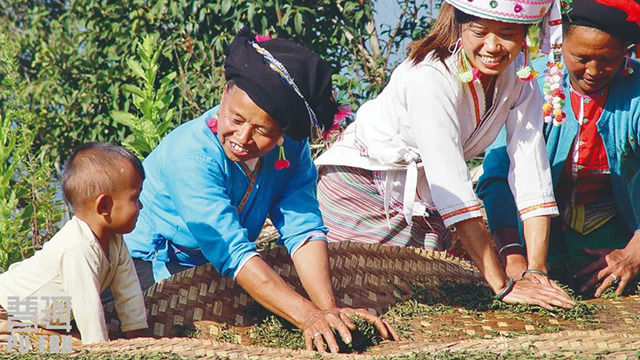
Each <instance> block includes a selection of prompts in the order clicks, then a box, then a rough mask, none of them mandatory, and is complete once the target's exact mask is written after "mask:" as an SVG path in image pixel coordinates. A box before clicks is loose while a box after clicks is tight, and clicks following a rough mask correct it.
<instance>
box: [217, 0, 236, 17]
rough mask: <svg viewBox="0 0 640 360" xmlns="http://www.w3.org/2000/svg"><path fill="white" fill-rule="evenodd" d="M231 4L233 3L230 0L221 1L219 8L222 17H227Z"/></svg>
mask: <svg viewBox="0 0 640 360" xmlns="http://www.w3.org/2000/svg"><path fill="white" fill-rule="evenodd" d="M232 4H233V2H232V1H231V0H222V7H221V8H220V11H221V12H222V15H227V13H228V12H229V9H231V5H232Z"/></svg>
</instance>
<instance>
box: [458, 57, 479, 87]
mask: <svg viewBox="0 0 640 360" xmlns="http://www.w3.org/2000/svg"><path fill="white" fill-rule="evenodd" d="M460 58H461V60H462V67H461V69H460V70H461V71H458V79H460V81H462V82H463V83H470V82H473V81H476V80H479V79H480V70H478V69H476V68H474V67H472V66H471V64H469V60H468V59H467V54H465V53H464V49H463V50H460Z"/></svg>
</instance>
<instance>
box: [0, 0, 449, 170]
mask: <svg viewBox="0 0 640 360" xmlns="http://www.w3.org/2000/svg"><path fill="white" fill-rule="evenodd" d="M396 3H397V8H398V9H399V13H398V17H397V21H394V22H393V23H391V24H380V23H376V19H375V17H374V13H375V12H376V9H377V7H378V4H377V3H376V2H374V1H373V0H301V1H285V0H238V1H232V0H216V1H208V2H207V1H188V0H175V1H156V2H140V1H135V0H123V1H115V2H106V3H105V2H104V1H98V0H74V1H70V2H59V1H43V0H15V1H9V2H5V3H3V6H2V7H0V28H2V29H4V30H5V31H4V32H5V33H6V34H10V35H11V36H14V37H15V40H16V41H17V43H18V45H19V46H18V58H19V68H20V70H19V74H21V75H22V77H23V78H24V79H26V80H28V83H29V84H30V86H29V87H28V88H27V89H26V91H27V94H26V95H27V98H26V99H25V104H27V105H28V107H29V108H30V109H31V110H32V111H33V112H34V113H36V114H38V116H39V117H40V121H41V122H42V123H43V124H45V125H46V126H44V127H43V128H41V129H40V130H38V131H37V133H36V135H35V138H34V141H35V145H36V146H37V147H41V148H45V147H46V151H47V152H48V153H49V154H50V155H51V159H52V160H53V161H54V162H55V164H56V166H57V167H59V165H60V164H62V163H63V162H64V160H65V159H66V157H67V156H68V155H69V153H70V152H71V151H73V149H75V148H77V147H78V146H79V145H81V144H83V143H86V142H87V141H107V142H120V141H121V140H122V139H123V138H126V137H128V136H129V135H130V134H131V133H132V130H130V128H129V127H128V126H127V125H124V124H123V123H121V122H118V121H115V120H114V119H113V117H112V114H111V113H112V111H113V110H114V109H117V110H121V111H127V112H130V113H132V114H135V112H134V111H133V110H132V109H131V110H130V102H131V101H132V98H131V95H130V94H128V93H127V92H126V90H125V89H124V87H123V85H125V84H134V83H136V81H138V80H137V79H139V77H138V76H137V75H136V74H135V73H134V72H132V71H129V69H130V67H129V59H135V58H138V55H137V51H138V48H137V46H136V45H135V43H134V41H132V39H144V38H145V37H146V36H148V35H150V36H153V38H154V39H155V40H156V41H157V43H158V44H162V50H161V55H160V56H159V58H158V62H157V65H158V67H157V77H158V78H164V77H165V76H167V75H168V74H170V73H176V78H175V79H174V82H175V83H174V84H175V87H170V89H169V92H170V93H171V94H172V95H173V96H174V98H173V100H172V101H171V104H170V106H168V109H174V111H175V114H174V117H173V119H172V124H171V127H172V128H174V127H176V126H178V125H179V124H181V123H183V122H185V121H188V120H190V119H193V118H195V117H197V116H199V115H201V114H202V113H203V112H204V111H206V110H208V109H210V108H211V107H213V106H214V105H216V104H218V103H219V101H220V98H221V94H222V89H223V85H224V74H223V62H224V58H225V57H224V52H223V50H224V49H225V48H226V47H227V46H228V45H229V43H230V41H231V40H232V39H233V37H234V36H235V34H236V33H237V31H238V30H240V29H241V28H242V27H244V26H246V27H248V28H249V29H251V30H252V31H254V32H255V33H257V34H269V35H271V36H277V37H282V38H287V39H291V40H293V41H295V42H296V43H299V44H301V45H303V46H305V47H308V48H310V49H312V50H313V51H314V52H316V53H318V54H319V55H320V56H322V57H323V58H324V59H326V60H327V61H328V63H329V65H330V67H331V70H332V73H333V74H335V76H334V83H335V84H336V86H337V88H338V89H339V90H340V92H342V93H344V94H347V95H348V98H346V99H345V100H346V103H348V104H350V105H351V106H352V109H354V110H355V109H356V108H357V106H358V105H359V104H360V103H361V102H362V101H364V100H366V99H369V98H371V97H372V96H374V95H376V94H377V93H378V92H379V91H380V90H381V89H382V87H383V86H384V85H385V84H386V82H387V80H388V77H389V74H390V70H391V69H392V68H393V67H394V66H395V65H397V61H398V60H402V56H398V57H397V58H396V60H394V57H393V56H392V55H393V54H394V53H396V52H400V51H401V50H402V48H403V47H404V46H405V45H406V44H407V42H408V41H409V40H411V39H418V38H420V37H422V36H424V35H426V34H427V33H428V31H429V29H430V28H431V24H432V22H433V18H434V16H435V14H436V10H437V7H438V6H439V4H440V3H441V0H433V1H416V0H396ZM141 65H142V64H141ZM136 116H139V117H142V116H141V115H136ZM132 141H133V140H132Z"/></svg>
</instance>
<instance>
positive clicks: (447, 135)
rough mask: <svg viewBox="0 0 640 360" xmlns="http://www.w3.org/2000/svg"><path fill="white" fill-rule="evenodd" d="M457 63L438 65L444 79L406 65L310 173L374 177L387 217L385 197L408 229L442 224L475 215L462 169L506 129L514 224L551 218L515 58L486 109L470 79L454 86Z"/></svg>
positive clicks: (532, 87) (528, 90) (540, 152)
mask: <svg viewBox="0 0 640 360" xmlns="http://www.w3.org/2000/svg"><path fill="white" fill-rule="evenodd" d="M458 61H459V55H458V53H457V54H454V55H453V56H451V57H450V58H449V59H448V60H447V66H448V68H449V69H450V70H451V71H449V70H448V69H447V68H446V67H445V66H444V64H442V63H441V62H440V61H438V60H433V59H431V58H430V57H427V59H425V60H424V61H422V62H421V63H420V64H418V65H417V66H414V65H413V64H412V62H411V60H405V61H404V62H403V63H402V64H401V65H399V66H398V67H397V68H396V69H395V70H394V72H393V74H392V75H391V79H390V81H389V84H388V85H387V86H386V87H385V88H384V90H383V91H382V92H381V93H380V95H378V96H377V97H376V98H375V99H373V100H371V101H368V102H366V103H365V104H364V105H362V106H361V107H360V109H359V110H358V112H357V114H356V121H355V122H354V123H352V124H351V125H350V126H349V127H348V128H347V129H346V130H345V133H344V135H343V138H342V139H341V140H340V141H338V142H337V143H336V144H334V146H332V148H331V149H329V150H328V151H326V152H325V153H324V154H322V155H321V156H320V157H319V158H318V159H317V160H316V165H317V166H322V165H343V166H352V167H359V168H364V169H369V170H378V171H382V172H383V173H384V175H385V192H384V199H385V200H384V201H385V204H384V205H385V209H386V210H387V216H388V204H389V201H390V198H392V197H393V198H396V199H398V200H399V201H400V202H401V203H402V204H403V206H404V214H405V217H406V219H407V222H408V223H411V216H412V215H425V210H427V209H430V208H432V207H435V209H437V210H438V212H439V213H440V214H441V215H442V217H443V219H444V223H445V224H446V225H447V226H450V225H453V224H455V223H457V222H460V221H462V220H466V219H469V218H473V217H480V216H482V213H481V211H480V204H479V200H478V198H477V196H476V194H475V192H474V190H473V184H472V181H471V176H470V174H469V171H468V168H467V165H466V163H465V161H467V160H470V159H471V158H473V157H474V156H476V155H478V154H480V153H481V152H482V151H484V149H485V148H486V147H487V146H489V145H490V144H491V143H492V142H493V141H494V140H495V138H496V136H497V135H498V132H499V131H500V129H501V128H502V127H503V125H505V123H506V130H507V152H508V154H509V157H510V160H511V168H510V171H509V184H510V186H511V190H512V192H513V194H514V197H515V200H516V204H517V206H518V209H519V210H520V214H521V217H522V219H523V220H524V219H527V218H530V217H533V216H540V215H557V214H558V209H557V206H556V204H555V200H554V196H553V187H552V182H551V173H550V169H549V162H548V159H547V156H546V150H545V147H544V139H543V136H542V125H543V117H542V101H541V97H540V93H539V90H538V85H537V83H536V82H535V81H531V82H524V81H522V80H520V79H518V78H517V76H516V73H515V72H516V66H520V64H522V62H523V57H522V56H519V57H518V59H516V60H515V61H514V62H513V63H512V64H510V65H509V67H508V68H507V69H505V71H503V73H502V74H501V75H499V76H498V78H497V79H496V84H495V92H494V95H493V104H491V105H490V106H488V107H485V106H484V104H485V94H484V91H483V88H482V85H481V84H480V82H479V81H475V82H473V83H469V84H465V83H462V82H461V81H460V80H458V78H457V76H456V74H457V72H458ZM416 195H418V196H419V199H420V200H419V201H416Z"/></svg>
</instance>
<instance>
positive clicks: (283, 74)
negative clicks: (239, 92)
mask: <svg viewBox="0 0 640 360" xmlns="http://www.w3.org/2000/svg"><path fill="white" fill-rule="evenodd" d="M249 44H251V46H253V48H254V49H256V51H257V52H258V53H259V54H260V55H262V57H263V58H264V61H265V62H266V63H267V64H269V67H270V68H271V69H272V70H273V71H275V72H277V73H278V75H280V79H282V81H284V83H285V84H287V85H289V86H291V88H292V89H293V91H295V92H296V94H298V96H299V97H300V99H302V101H303V102H304V106H305V107H306V108H307V112H308V113H309V119H310V120H311V139H312V140H317V139H319V138H320V137H321V136H322V132H323V131H324V127H323V126H321V125H320V124H319V123H318V119H317V118H316V114H315V113H314V112H313V109H311V106H309V103H308V102H307V100H306V99H305V98H304V95H302V92H301V91H300V89H299V88H298V85H296V83H295V81H293V78H292V77H291V75H289V72H288V71H287V68H286V67H284V65H282V63H281V62H280V61H278V59H276V58H275V57H273V55H271V53H270V52H269V51H268V50H266V49H265V48H263V47H261V46H260V45H258V44H257V43H256V42H255V41H249Z"/></svg>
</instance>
